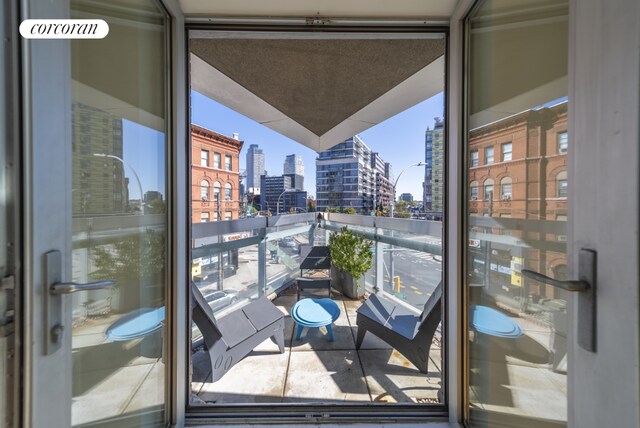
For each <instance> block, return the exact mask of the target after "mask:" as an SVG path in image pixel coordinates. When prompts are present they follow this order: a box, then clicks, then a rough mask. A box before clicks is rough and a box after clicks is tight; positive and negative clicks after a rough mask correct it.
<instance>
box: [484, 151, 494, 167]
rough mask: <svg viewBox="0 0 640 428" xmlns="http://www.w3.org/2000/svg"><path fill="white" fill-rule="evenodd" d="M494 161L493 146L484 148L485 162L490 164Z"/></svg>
mask: <svg viewBox="0 0 640 428" xmlns="http://www.w3.org/2000/svg"><path fill="white" fill-rule="evenodd" d="M492 163H493V147H485V148H484V164H485V165H489V164H492Z"/></svg>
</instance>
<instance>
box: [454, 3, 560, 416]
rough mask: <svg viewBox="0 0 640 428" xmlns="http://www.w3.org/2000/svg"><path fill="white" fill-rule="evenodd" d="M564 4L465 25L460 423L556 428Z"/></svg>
mask: <svg viewBox="0 0 640 428" xmlns="http://www.w3.org/2000/svg"><path fill="white" fill-rule="evenodd" d="M568 27H569V22H568V4H567V2H548V1H544V0H541V1H518V2H513V1H480V2H478V4H477V7H476V8H475V9H474V10H473V11H472V13H471V15H470V17H469V20H468V35H467V42H468V46H467V55H468V57H467V58H468V64H469V71H468V73H469V74H468V77H467V82H468V100H467V101H468V121H467V138H466V153H467V162H468V164H467V168H466V169H467V183H466V184H467V186H468V187H467V192H466V194H467V203H466V207H467V208H466V209H467V217H466V224H467V232H468V247H467V249H466V254H465V256H466V291H467V296H468V312H467V319H468V329H469V331H468V339H469V342H468V355H467V357H468V358H467V364H468V367H467V375H468V385H467V388H468V389H467V394H468V405H469V408H468V412H469V414H468V420H469V421H470V423H471V425H472V426H514V427H515V426H517V427H525V426H527V427H546V426H564V425H566V422H567V370H569V369H571V367H570V366H569V365H568V362H567V361H568V359H567V315H568V311H567V301H568V292H567V291H564V290H562V289H559V288H556V287H553V286H551V285H546V284H543V283H540V282H537V281H535V280H533V279H531V278H528V277H525V276H523V274H522V271H523V270H525V269H529V270H532V271H535V272H540V273H543V274H544V275H546V276H548V277H551V278H554V279H556V280H566V279H568V278H567V265H568V263H567V216H568V205H567V204H568V196H569V194H568V173H567V169H568V164H569V157H570V156H571V154H572V152H571V150H570V147H569V144H568V140H569V139H568V132H567V130H568V99H567V94H568V84H567V64H568Z"/></svg>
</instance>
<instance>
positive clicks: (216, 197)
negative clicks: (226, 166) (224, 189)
mask: <svg viewBox="0 0 640 428" xmlns="http://www.w3.org/2000/svg"><path fill="white" fill-rule="evenodd" d="M213 200H214V201H216V202H220V183H218V182H217V181H216V182H215V183H213Z"/></svg>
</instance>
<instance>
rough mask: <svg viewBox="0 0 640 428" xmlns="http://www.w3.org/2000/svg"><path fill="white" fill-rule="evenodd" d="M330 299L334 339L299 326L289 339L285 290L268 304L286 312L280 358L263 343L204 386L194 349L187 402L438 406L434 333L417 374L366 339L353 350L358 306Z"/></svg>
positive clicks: (203, 357) (204, 364)
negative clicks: (424, 369) (334, 307)
mask: <svg viewBox="0 0 640 428" xmlns="http://www.w3.org/2000/svg"><path fill="white" fill-rule="evenodd" d="M305 297H313V296H310V295H306V296H305ZM318 297H326V294H324V295H322V296H320V295H318ZM332 298H333V299H334V300H335V301H336V302H337V303H338V306H339V307H340V312H341V313H340V317H339V318H338V319H337V320H336V322H335V323H334V325H333V334H334V341H333V342H329V341H328V338H327V336H326V329H325V328H324V327H322V328H319V329H318V328H313V329H307V328H305V329H304V331H303V333H302V336H301V338H300V340H295V339H294V337H293V336H294V322H293V320H292V319H291V316H290V315H289V311H290V309H291V308H292V307H293V305H294V304H295V302H296V294H295V288H291V289H289V290H287V291H286V292H285V293H284V294H283V295H281V296H279V297H278V298H277V299H276V300H274V304H275V305H276V306H277V307H278V308H279V309H280V310H281V311H283V312H284V313H285V315H286V316H285V352H284V353H283V354H280V353H279V351H278V348H277V346H276V345H275V344H274V343H272V342H271V341H270V340H267V341H265V342H263V343H262V344H261V345H259V346H258V347H257V348H256V349H255V350H254V351H253V352H252V353H251V354H249V355H248V356H247V357H245V358H244V359H243V360H242V361H241V362H239V363H238V364H236V365H235V366H234V367H233V368H232V369H231V370H230V371H229V372H228V373H227V374H226V375H225V376H224V377H223V378H222V379H220V380H219V381H217V382H215V383H211V382H210V381H208V379H210V362H209V359H208V354H207V353H206V352H204V351H203V350H199V351H197V352H195V353H194V354H193V378H192V383H191V385H192V398H191V399H192V404H193V405H196V406H200V405H207V404H211V405H215V404H235V403H243V404H251V403H256V404H257V403H317V404H334V403H357V402H380V403H422V404H424V403H438V393H439V391H440V388H441V386H442V383H441V379H442V377H441V367H442V366H441V348H440V340H439V339H440V335H439V334H437V335H436V336H437V338H436V339H434V343H433V344H432V347H431V353H430V362H429V373H427V374H423V373H420V371H418V369H416V368H415V366H413V364H411V363H410V362H409V361H408V360H407V359H406V358H404V357H403V356H402V355H400V354H399V353H398V352H397V351H395V350H393V349H392V348H391V347H389V345H387V344H386V343H385V342H383V341H381V340H379V339H378V338H376V337H375V336H373V335H370V334H368V335H367V337H366V338H365V340H364V343H363V345H362V348H361V349H360V350H359V351H356V349H355V338H356V331H357V327H356V309H357V308H358V307H359V306H360V305H361V304H362V303H361V302H360V301H355V300H350V299H347V298H343V297H342V296H341V295H339V294H334V295H333V296H332Z"/></svg>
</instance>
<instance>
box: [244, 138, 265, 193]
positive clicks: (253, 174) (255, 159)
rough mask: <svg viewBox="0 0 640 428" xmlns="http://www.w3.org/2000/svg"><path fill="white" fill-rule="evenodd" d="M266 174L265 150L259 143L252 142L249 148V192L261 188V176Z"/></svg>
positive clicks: (254, 191) (247, 187) (247, 188)
mask: <svg viewBox="0 0 640 428" xmlns="http://www.w3.org/2000/svg"><path fill="white" fill-rule="evenodd" d="M262 175H264V151H263V150H262V149H261V148H259V147H258V145H257V144H251V145H250V146H249V149H248V150H247V186H246V190H247V192H251V193H257V192H256V190H255V189H256V188H260V176H262Z"/></svg>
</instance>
